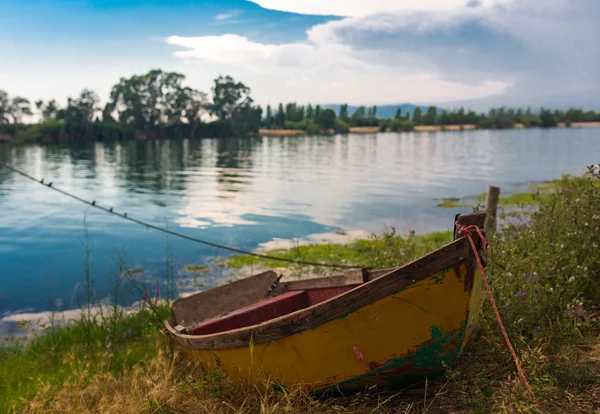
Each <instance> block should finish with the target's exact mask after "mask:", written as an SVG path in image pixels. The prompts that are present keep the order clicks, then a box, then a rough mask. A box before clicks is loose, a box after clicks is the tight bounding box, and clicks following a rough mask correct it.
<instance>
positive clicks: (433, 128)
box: [258, 122, 600, 137]
mask: <svg viewBox="0 0 600 414" xmlns="http://www.w3.org/2000/svg"><path fill="white" fill-rule="evenodd" d="M534 128H539V127H531V129H534ZM554 128H600V122H573V123H572V124H571V126H570V127H567V126H566V125H565V123H564V122H561V123H559V124H558V126H556V127H554ZM486 129H487V128H486ZM510 129H528V128H525V126H524V125H523V124H515V126H514V127H512V128H504V129H503V130H510ZM547 129H552V128H547ZM475 130H480V129H478V128H477V126H476V125H474V124H464V125H416V126H415V127H414V129H413V130H412V131H398V132H447V131H475ZM481 130H483V129H481ZM378 132H390V130H389V128H388V129H387V130H386V131H381V128H380V127H378V126H372V127H350V131H349V132H348V133H350V134H375V133H378ZM258 135H259V136H266V137H289V136H306V135H308V134H307V133H306V131H304V130H302V129H283V128H281V129H265V128H261V129H259V131H258ZM324 135H332V134H331V131H329V132H325V133H324Z"/></svg>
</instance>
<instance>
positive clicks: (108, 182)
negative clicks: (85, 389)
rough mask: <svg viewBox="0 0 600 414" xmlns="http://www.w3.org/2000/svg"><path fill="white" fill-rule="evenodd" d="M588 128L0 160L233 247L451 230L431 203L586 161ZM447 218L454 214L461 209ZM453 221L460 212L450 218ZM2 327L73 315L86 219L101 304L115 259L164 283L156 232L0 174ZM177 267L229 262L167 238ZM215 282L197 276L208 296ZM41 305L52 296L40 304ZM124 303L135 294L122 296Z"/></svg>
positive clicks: (5, 150)
mask: <svg viewBox="0 0 600 414" xmlns="http://www.w3.org/2000/svg"><path fill="white" fill-rule="evenodd" d="M598 154H600V129H594V128H589V129H552V130H539V129H533V130H512V131H498V132H496V131H465V132H443V133H414V134H413V133H404V134H394V133H386V134H376V135H349V136H335V137H312V138H311V137H300V138H298V137H290V138H257V139H240V140H238V139H228V140H216V139H204V140H196V141H192V140H171V141H140V142H125V143H89V144H73V145H70V146H59V145H32V146H16V147H14V146H7V145H5V146H0V159H1V160H3V161H5V162H7V163H10V164H12V165H13V166H15V167H17V168H19V169H22V170H24V171H26V172H28V173H30V174H31V175H33V176H35V177H38V178H42V177H43V178H44V179H45V180H46V181H52V182H53V183H54V184H55V185H56V186H57V187H60V188H62V189H65V190H68V191H71V192H73V193H76V194H78V195H80V196H82V197H84V198H88V199H90V200H92V199H94V200H97V202H98V204H101V205H104V206H109V207H114V208H115V210H117V211H120V212H127V213H128V215H130V216H133V217H136V218H139V219H142V220H145V221H149V222H151V223H153V224H157V225H161V226H165V225H168V226H169V228H171V229H174V230H177V231H180V232H183V233H186V234H190V235H194V236H197V237H200V238H203V239H206V240H210V241H214V242H217V243H222V244H228V245H233V246H236V247H239V248H243V249H250V250H252V249H256V248H258V247H260V246H261V244H264V243H267V242H270V241H273V240H277V239H286V240H289V239H292V238H300V239H302V238H307V237H309V236H311V235H315V234H322V233H332V232H337V231H351V230H364V231H368V232H371V231H381V230H383V229H384V226H386V225H387V226H396V227H397V228H398V229H399V230H401V231H408V230H409V229H415V230H416V231H417V232H427V231H432V230H446V229H451V228H452V219H453V216H454V214H455V213H456V212H457V211H456V210H444V209H438V208H435V204H436V202H435V201H434V200H433V199H434V198H440V197H447V196H459V197H460V196H465V195H472V194H478V193H481V192H484V191H485V190H486V187H487V185H488V184H494V185H498V186H500V187H501V189H502V191H503V192H510V191H517V190H522V189H524V188H525V187H526V185H527V184H528V183H531V182H538V181H542V180H548V179H552V178H556V177H558V176H560V174H561V173H565V172H568V173H580V172H583V171H584V170H585V166H586V165H588V164H592V163H595V162H598ZM458 211H461V210H460V209H459V210H458ZM462 211H464V210H462ZM0 212H1V213H0V316H2V317H3V318H4V319H3V321H4V323H3V324H1V325H3V326H4V328H2V326H0V333H1V331H2V329H4V331H5V332H6V330H7V329H8V328H7V326H8V325H9V324H8V321H9V320H11V318H10V316H9V315H14V314H15V313H35V312H40V311H43V310H47V309H48V308H49V307H50V303H53V306H55V307H57V308H58V309H59V310H66V309H72V308H76V307H77V301H78V298H80V297H81V294H82V285H81V282H82V280H83V265H82V261H83V258H84V247H83V246H82V240H83V238H84V224H83V221H84V217H85V218H86V220H87V228H88V231H89V240H90V246H91V249H92V254H91V258H92V261H93V265H94V267H93V275H94V277H95V279H96V289H97V292H98V296H99V297H103V296H104V295H105V294H106V286H107V282H106V280H107V275H108V274H109V273H110V272H111V271H112V270H113V269H114V266H113V265H112V264H111V263H112V261H113V259H114V258H115V257H116V252H117V251H119V252H121V254H123V255H124V256H125V257H126V259H127V262H128V267H129V268H143V269H144V270H145V275H146V278H147V279H148V280H151V281H154V280H161V279H163V278H164V274H165V269H166V264H165V257H166V250H167V245H168V243H167V241H166V238H165V235H164V234H162V233H159V232H155V231H152V230H147V229H145V228H143V227H140V226H138V225H135V224H132V223H128V222H123V221H121V220H120V219H118V218H117V217H113V216H110V215H107V214H105V213H102V212H99V211H97V210H95V209H89V208H87V206H85V205H83V204H79V203H77V202H75V201H73V200H70V199H68V198H65V197H63V196H61V195H60V194H58V193H56V192H53V191H50V190H48V189H47V188H44V187H42V186H40V185H39V184H36V183H33V182H30V181H27V180H25V179H24V178H22V177H20V176H17V175H15V174H13V173H10V172H8V171H5V170H0ZM170 243H171V246H172V251H173V254H174V257H175V270H176V272H177V275H178V276H177V277H178V278H179V279H180V281H181V283H180V284H181V285H182V286H183V288H184V289H186V288H189V286H190V284H189V283H188V282H189V280H190V274H189V273H188V272H186V271H185V265H187V264H190V263H194V264H203V263H206V262H207V261H210V259H211V258H214V257H215V256H221V257H222V256H224V255H227V252H224V251H216V250H215V249H214V248H209V247H205V246H203V245H199V244H195V243H192V242H188V241H185V240H180V239H176V238H171V239H170ZM218 277H219V275H218V274H217V275H211V276H202V277H201V278H203V279H204V283H205V285H206V286H211V285H214V284H215V283H216V279H217V278H218ZM50 296H52V299H51V300H50ZM125 300H126V301H132V300H133V296H130V297H128V298H127V299H125Z"/></svg>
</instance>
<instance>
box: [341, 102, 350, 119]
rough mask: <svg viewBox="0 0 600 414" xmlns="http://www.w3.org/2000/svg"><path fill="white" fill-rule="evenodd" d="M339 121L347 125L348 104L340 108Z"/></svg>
mask: <svg viewBox="0 0 600 414" xmlns="http://www.w3.org/2000/svg"><path fill="white" fill-rule="evenodd" d="M340 120H341V121H342V122H344V123H348V121H349V120H350V118H349V117H348V104H343V105H342V106H340Z"/></svg>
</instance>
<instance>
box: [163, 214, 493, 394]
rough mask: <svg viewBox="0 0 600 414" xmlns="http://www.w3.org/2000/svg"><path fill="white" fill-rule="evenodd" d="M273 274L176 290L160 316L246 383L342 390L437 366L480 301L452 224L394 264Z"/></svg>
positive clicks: (190, 351) (186, 342)
mask: <svg viewBox="0 0 600 414" xmlns="http://www.w3.org/2000/svg"><path fill="white" fill-rule="evenodd" d="M484 219H485V213H471V214H466V215H462V216H457V223H459V226H460V225H465V226H467V225H476V226H478V227H480V228H482V227H483V222H484ZM474 240H475V243H476V246H478V250H480V249H481V250H482V247H481V241H480V240H479V238H478V237H477V235H475V236H474ZM482 254H483V251H482ZM278 280H279V279H278V275H277V274H276V273H274V272H272V271H268V272H264V273H261V274H258V275H256V276H253V277H250V278H247V279H243V280H239V281H235V282H233V283H230V284H226V285H223V286H220V287H217V288H215V289H212V290H208V291H204V292H200V293H198V294H195V295H192V296H189V297H186V298H183V299H179V300H177V301H175V302H174V303H173V305H172V308H171V313H172V316H171V320H169V321H165V326H166V328H167V329H168V331H169V333H170V336H171V337H172V339H173V340H174V341H175V342H176V344H178V345H179V346H180V348H181V349H182V351H183V353H185V354H186V355H187V356H188V357H189V358H191V359H192V360H194V361H196V362H198V363H200V364H201V365H202V366H204V367H206V368H207V369H209V370H210V369H214V368H216V367H217V364H218V366H219V367H220V369H224V370H225V371H226V372H227V374H228V375H230V376H232V377H234V378H236V379H240V380H244V381H253V383H255V384H256V383H257V382H260V381H262V382H263V383H269V384H272V385H276V386H281V387H293V386H299V387H302V388H303V389H304V390H306V391H324V390H330V389H338V390H342V391H343V390H356V389H362V388H363V387H366V386H369V385H372V384H388V385H391V386H405V385H409V384H411V383H415V382H419V381H424V380H425V378H429V379H430V380H431V379H433V378H435V377H436V376H439V375H440V374H443V373H444V367H445V366H446V365H447V364H451V363H452V362H454V361H455V360H456V358H457V356H458V355H459V353H460V352H461V351H462V349H463V348H464V346H465V345H466V344H467V342H468V341H469V338H470V337H471V335H472V333H473V331H474V329H475V328H476V326H477V320H478V314H479V310H480V304H481V289H482V282H481V279H480V275H479V272H478V271H477V265H476V262H475V256H474V253H473V251H472V249H471V247H470V245H469V242H468V240H467V239H466V238H465V237H460V236H458V234H457V231H456V226H455V237H454V241H453V242H451V243H449V244H447V245H445V246H444V247H442V248H440V249H438V250H436V251H433V252H432V253H430V254H428V255H426V256H424V257H422V258H420V259H418V260H416V261H414V262H412V263H409V264H407V265H405V266H402V267H398V268H392V269H384V270H366V269H357V270H350V271H348V272H345V273H344V274H342V275H339V276H332V277H322V278H314V279H308V280H297V281H291V282H281V283H277V282H278Z"/></svg>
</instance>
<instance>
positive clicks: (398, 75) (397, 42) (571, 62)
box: [167, 0, 600, 105]
mask: <svg viewBox="0 0 600 414" xmlns="http://www.w3.org/2000/svg"><path fill="white" fill-rule="evenodd" d="M254 2H255V3H257V4H259V5H261V6H263V7H267V8H272V9H277V10H284V11H293V12H298V13H310V14H337V15H345V16H352V17H346V18H343V19H339V20H334V21H329V22H326V23H323V24H320V25H316V26H314V27H312V28H310V29H309V30H308V31H307V37H306V38H305V39H304V40H303V41H299V42H295V43H284V44H274V43H260V42H256V41H251V40H249V39H247V38H246V37H243V36H239V35H235V34H228V35H223V36H203V37H176V36H171V37H169V38H167V42H168V43H170V44H172V45H177V46H180V47H182V48H184V50H181V51H178V52H176V56H179V57H182V58H186V59H188V60H189V59H196V60H199V61H201V62H202V64H203V65H206V64H207V63H212V64H217V65H220V67H222V69H223V71H232V72H238V73H241V74H242V75H243V76H241V78H242V79H247V77H250V78H252V82H253V83H249V84H250V85H251V86H252V87H253V94H254V96H256V98H257V101H258V102H261V103H274V102H279V101H290V100H296V101H298V102H300V103H302V102H304V103H306V102H309V101H312V102H317V101H318V102H330V103H334V102H335V103H338V102H348V103H351V104H353V103H354V104H358V103H364V104H370V103H377V104H385V103H399V102H406V101H412V102H418V103H439V104H443V103H444V102H457V101H460V102H468V101H473V100H480V101H481V100H485V102H494V104H499V103H500V104H516V105H527V104H533V105H539V104H548V105H563V104H565V105H566V104H568V105H573V104H577V105H590V104H591V105H597V104H598V102H599V100H598V99H599V98H598V96H599V94H600V74H599V73H598V72H597V71H596V70H595V69H594V68H597V67H600V49H598V47H597V39H599V38H600V26H599V25H597V18H598V17H599V16H600V2H598V1H597V0H579V1H577V2H572V1H569V0H546V1H544V2H538V1H537V0H477V1H474V0H469V1H467V0H464V1H463V0H460V1H458V0H443V1H442V0H439V1H436V0H424V1H421V0H419V1H402V2H400V1H396V0H393V1H392V0H390V1H386V0H372V1H369V2H348V1H346V0H327V1H319V2H316V1H315V2H308V1H301V0H286V1H283V0H254ZM340 10H342V11H343V12H341V11H340ZM302 77H309V78H310V79H311V82H309V83H307V82H299V81H298V79H301V78H302ZM340 85H346V86H344V87H341V86H340Z"/></svg>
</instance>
